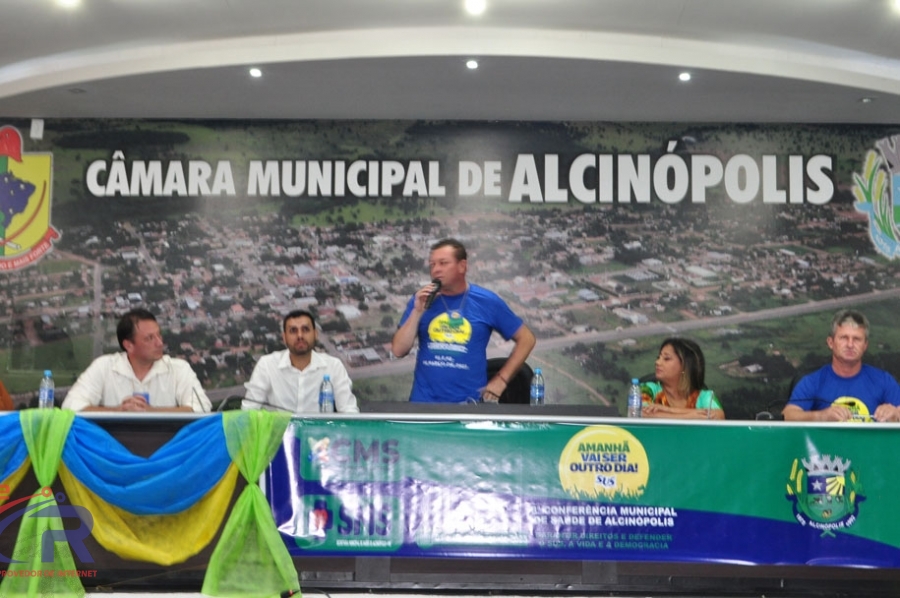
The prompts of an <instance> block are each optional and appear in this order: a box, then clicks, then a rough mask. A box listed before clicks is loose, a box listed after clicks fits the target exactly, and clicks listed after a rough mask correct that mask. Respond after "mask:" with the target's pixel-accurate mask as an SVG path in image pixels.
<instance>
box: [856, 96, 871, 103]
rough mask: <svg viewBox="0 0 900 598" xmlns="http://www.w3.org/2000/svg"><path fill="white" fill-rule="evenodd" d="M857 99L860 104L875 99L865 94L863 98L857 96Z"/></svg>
mask: <svg viewBox="0 0 900 598" xmlns="http://www.w3.org/2000/svg"><path fill="white" fill-rule="evenodd" d="M859 101H860V103H861V104H871V103H872V102H874V101H875V98H870V97H868V96H866V97H864V98H859Z"/></svg>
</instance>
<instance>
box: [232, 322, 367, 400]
mask: <svg viewBox="0 0 900 598" xmlns="http://www.w3.org/2000/svg"><path fill="white" fill-rule="evenodd" d="M317 339H318V336H317V334H316V321H315V318H313V315H312V314H311V313H309V312H307V311H302V310H296V311H292V312H291V313H289V314H288V315H286V316H285V317H284V322H283V332H282V340H284V346H285V347H287V348H286V349H284V350H282V351H276V352H275V353H271V354H269V355H264V356H263V357H260V359H259V361H258V362H257V364H256V367H255V368H253V375H252V376H250V381H249V382H247V383H246V384H244V386H245V387H246V389H247V393H246V395H245V396H244V400H243V402H242V404H241V407H242V408H243V409H260V408H266V409H270V410H279V411H290V412H291V413H304V412H307V413H308V412H318V411H319V387H320V386H321V385H322V379H323V378H324V377H325V375H326V374H328V375H329V376H330V377H331V384H332V386H334V406H335V410H336V411H338V412H344V413H358V412H359V407H358V406H357V404H356V397H355V396H353V383H352V382H351V381H350V376H349V375H348V374H347V370H346V368H344V364H343V363H341V360H340V359H337V358H335V357H331V356H330V355H326V354H325V353H319V352H318V351H315V350H314V349H315V346H316V341H317Z"/></svg>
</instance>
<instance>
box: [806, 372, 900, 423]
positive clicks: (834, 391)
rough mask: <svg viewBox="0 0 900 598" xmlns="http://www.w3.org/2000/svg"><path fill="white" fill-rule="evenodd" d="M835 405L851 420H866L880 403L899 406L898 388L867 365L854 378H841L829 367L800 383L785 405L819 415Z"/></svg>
mask: <svg viewBox="0 0 900 598" xmlns="http://www.w3.org/2000/svg"><path fill="white" fill-rule="evenodd" d="M835 402H837V404H839V405H843V406H845V407H847V408H849V409H850V411H851V412H852V414H853V415H854V418H856V419H868V418H870V417H871V416H872V415H874V413H875V409H876V408H877V407H878V406H879V405H881V404H882V403H890V404H891V405H900V385H898V384H897V381H896V380H895V379H894V377H893V376H891V375H890V374H889V373H887V372H885V371H884V370H879V369H878V368H876V367H872V366H870V365H866V364H863V366H862V369H860V371H859V373H857V374H856V375H855V376H851V377H849V378H842V377H841V376H838V375H837V374H835V373H834V369H833V368H832V367H831V364H830V363H829V364H828V365H826V366H825V367H823V368H820V369H818V370H816V371H815V372H813V373H811V374H809V375H808V376H804V377H803V378H801V379H800V381H799V382H798V383H797V386H795V387H794V391H793V392H792V393H791V398H790V400H789V401H788V405H796V406H797V407H800V408H801V409H803V410H804V411H819V410H821V409H826V408H827V407H830V406H831V405H833V404H835Z"/></svg>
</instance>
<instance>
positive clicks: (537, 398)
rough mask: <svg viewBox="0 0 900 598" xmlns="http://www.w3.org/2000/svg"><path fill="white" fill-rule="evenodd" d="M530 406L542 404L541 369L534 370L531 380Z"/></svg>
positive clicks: (542, 375) (542, 381)
mask: <svg viewBox="0 0 900 598" xmlns="http://www.w3.org/2000/svg"><path fill="white" fill-rule="evenodd" d="M531 404H532V405H538V406H540V405H543V404H544V374H542V373H541V368H535V370H534V376H533V377H532V378H531Z"/></svg>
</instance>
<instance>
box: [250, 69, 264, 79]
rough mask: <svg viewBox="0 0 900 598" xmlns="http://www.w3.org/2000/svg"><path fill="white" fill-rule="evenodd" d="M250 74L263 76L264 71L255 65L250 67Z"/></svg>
mask: <svg viewBox="0 0 900 598" xmlns="http://www.w3.org/2000/svg"><path fill="white" fill-rule="evenodd" d="M250 76H251V77H262V71H261V70H259V69H258V68H255V67H254V68H252V69H250Z"/></svg>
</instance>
